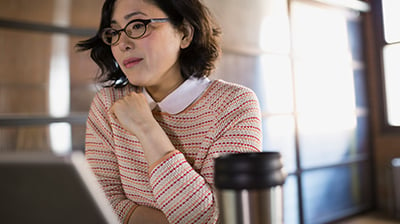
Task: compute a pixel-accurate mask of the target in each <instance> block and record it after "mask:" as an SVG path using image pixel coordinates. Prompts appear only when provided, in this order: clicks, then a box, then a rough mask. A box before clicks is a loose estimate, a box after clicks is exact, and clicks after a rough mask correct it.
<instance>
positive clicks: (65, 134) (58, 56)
mask: <svg viewBox="0 0 400 224" xmlns="http://www.w3.org/2000/svg"><path fill="white" fill-rule="evenodd" d="M54 4H55V6H54V7H55V9H54V16H53V18H54V21H53V22H54V25H57V26H66V25H68V23H69V13H70V10H69V8H70V1H69V0H56V1H55V3H54ZM51 44H52V52H51V62H50V80H49V110H50V111H49V112H50V115H51V116H54V117H63V116H66V115H68V113H69V107H70V105H69V102H70V98H69V97H70V81H69V55H68V53H69V49H68V47H69V38H68V36H67V35H62V34H54V35H53V37H52V43H51ZM50 141H51V142H50V143H51V147H52V149H53V151H54V152H55V153H57V154H64V153H68V152H69V151H71V145H72V140H71V125H70V124H68V123H55V124H50Z"/></svg>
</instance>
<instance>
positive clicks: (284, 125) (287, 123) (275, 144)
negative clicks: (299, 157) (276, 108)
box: [263, 116, 296, 173]
mask: <svg viewBox="0 0 400 224" xmlns="http://www.w3.org/2000/svg"><path fill="white" fill-rule="evenodd" d="M263 149H264V151H279V152H280V153H281V155H282V158H283V163H284V166H285V170H286V171H287V172H289V173H291V172H294V171H295V170H296V157H295V155H296V150H295V129H294V119H293V117H292V116H271V117H267V118H264V119H263Z"/></svg>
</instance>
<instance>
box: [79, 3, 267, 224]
mask: <svg viewBox="0 0 400 224" xmlns="http://www.w3.org/2000/svg"><path fill="white" fill-rule="evenodd" d="M219 36H220V32H219V29H218V27H217V26H216V24H215V23H214V22H213V19H212V17H211V15H210V13H209V11H208V9H207V8H206V7H205V6H204V5H203V4H202V3H201V2H200V0H185V1H175V0H106V1H105V2H104V6H103V10H102V18H101V24H100V28H99V30H98V33H97V35H96V36H95V37H93V38H91V39H89V40H86V41H82V42H80V43H79V44H78V45H77V46H78V47H79V49H80V50H91V57H92V59H93V60H94V61H95V62H96V63H97V64H98V65H99V67H100V68H101V74H100V76H99V78H100V81H101V82H103V83H106V84H108V86H105V88H103V89H102V90H100V91H99V92H98V93H97V95H96V96H95V98H94V99H93V102H92V105H91V108H90V112H89V117H88V120H87V133H86V149H85V150H86V157H87V160H88V162H89V164H90V165H91V167H92V169H93V171H94V173H95V174H96V176H97V178H98V180H99V182H100V184H101V185H102V187H103V190H104V191H105V193H106V195H107V197H108V199H109V201H110V203H111V205H112V206H113V208H114V210H115V212H116V213H117V215H118V216H119V218H120V220H121V222H124V223H216V222H217V221H218V207H217V204H216V195H215V188H214V184H213V163H214V158H216V157H218V156H220V155H222V154H225V153H239V152H253V151H254V152H256V151H260V150H261V137H262V136H261V118H260V109H259V105H258V101H257V98H256V96H255V94H254V93H253V92H252V91H251V90H249V89H247V88H245V87H243V86H240V85H236V84H232V83H228V82H224V81H222V80H213V81H211V80H210V79H208V78H207V77H208V76H209V75H210V73H211V72H212V71H213V69H214V67H215V62H216V60H217V58H218V56H219V53H220V46H219V41H218V40H219Z"/></svg>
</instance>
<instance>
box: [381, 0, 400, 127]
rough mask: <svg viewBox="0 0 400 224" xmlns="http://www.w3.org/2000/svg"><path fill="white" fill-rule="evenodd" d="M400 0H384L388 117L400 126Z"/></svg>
mask: <svg viewBox="0 0 400 224" xmlns="http://www.w3.org/2000/svg"><path fill="white" fill-rule="evenodd" d="M399 11H400V1H398V0H382V16H383V20H382V21H383V33H384V38H383V43H382V45H383V46H382V57H383V72H384V90H385V92H384V95H385V97H386V101H385V102H386V119H387V121H386V122H387V123H388V124H389V125H390V126H396V127H400V101H399V99H400V88H399V87H398V85H399V83H400V64H399V63H398V60H399V58H400V29H399V20H400V15H399Z"/></svg>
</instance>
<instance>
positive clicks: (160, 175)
mask: <svg viewBox="0 0 400 224" xmlns="http://www.w3.org/2000/svg"><path fill="white" fill-rule="evenodd" d="M220 94H221V96H220V97H218V96H217V97H216V98H217V99H218V100H217V101H218V102H217V101H216V102H215V104H214V103H213V104H214V106H212V107H214V108H211V110H213V111H214V112H215V119H214V125H213V127H212V128H211V129H210V130H208V132H207V133H208V134H207V138H206V141H208V143H207V142H205V143H204V144H203V145H208V148H205V149H200V151H202V152H200V154H201V153H204V157H205V159H204V163H203V166H202V167H201V169H200V170H194V169H193V168H192V166H191V165H190V164H189V162H187V161H186V159H185V157H184V155H183V153H181V152H179V151H174V152H173V153H171V154H170V155H169V156H168V157H167V158H166V159H164V160H163V161H162V162H160V163H159V164H157V165H156V166H155V167H154V169H152V170H151V171H150V184H151V185H152V188H153V194H154V196H155V198H156V200H157V202H158V204H159V206H160V209H161V210H162V211H163V212H164V213H165V214H166V216H167V217H168V220H169V221H170V223H186V224H187V223H217V222H218V216H219V212H218V208H217V203H216V193H215V187H214V180H213V174H214V159H215V158H216V157H218V156H220V155H222V154H226V153H239V152H256V151H261V138H262V134H261V113H260V109H259V105H258V101H257V98H256V96H255V94H254V93H253V92H252V91H250V90H247V89H245V90H243V89H242V90H241V91H238V90H237V89H235V90H234V91H233V90H232V91H231V92H229V91H228V92H227V90H225V91H222V92H221V93H220Z"/></svg>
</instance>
